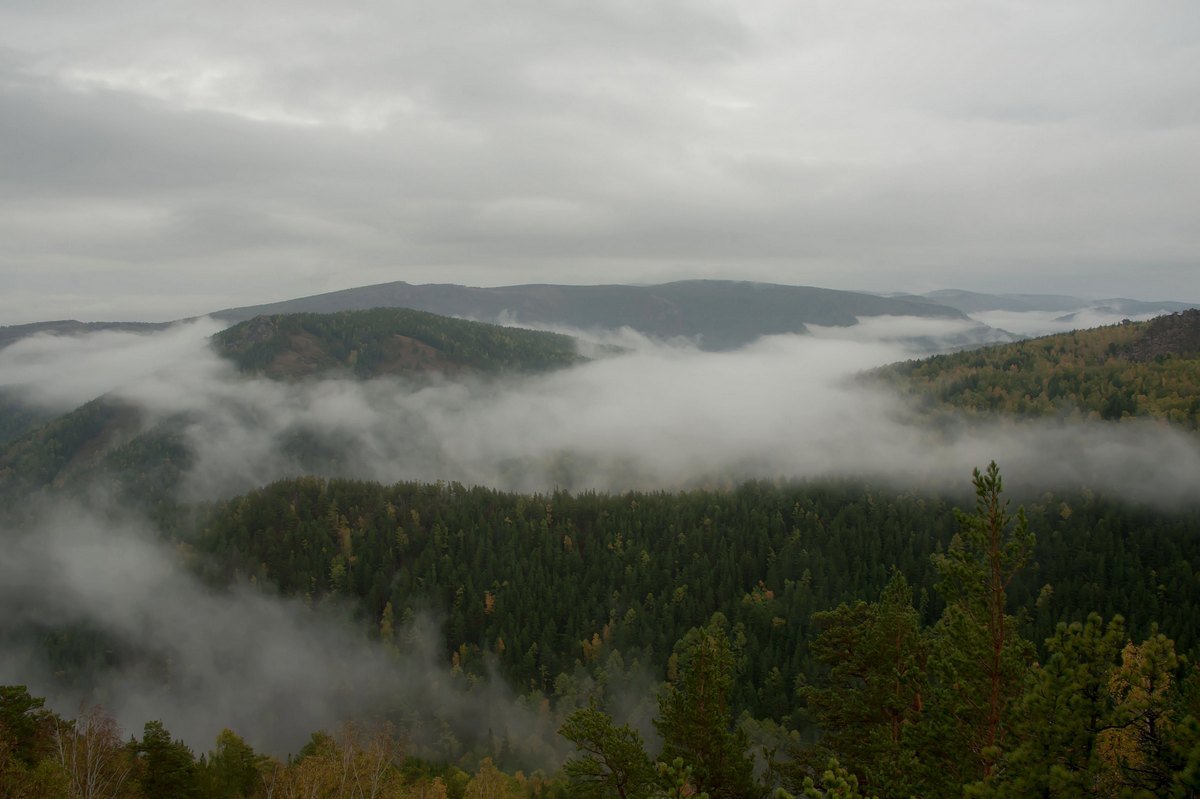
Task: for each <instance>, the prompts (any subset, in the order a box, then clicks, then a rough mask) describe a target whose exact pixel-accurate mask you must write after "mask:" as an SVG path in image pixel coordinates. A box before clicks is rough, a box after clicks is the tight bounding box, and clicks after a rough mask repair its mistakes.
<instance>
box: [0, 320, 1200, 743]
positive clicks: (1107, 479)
mask: <svg viewBox="0 0 1200 799" xmlns="http://www.w3.org/2000/svg"><path fill="white" fill-rule="evenodd" d="M964 324H970V323H962V322H946V321H937V320H932V321H931V320H913V319H873V320H869V321H868V322H865V323H863V324H860V325H858V326H856V327H851V328H814V329H813V331H812V335H808V336H775V337H769V338H764V339H761V340H759V341H758V342H756V343H754V344H752V345H750V346H747V347H745V348H743V349H741V350H738V351H735V352H725V353H714V352H704V351H701V350H700V349H699V348H698V347H696V346H695V345H694V344H693V343H691V342H687V341H674V342H666V343H664V342H657V341H651V340H648V339H646V338H644V337H642V336H640V335H638V334H636V333H633V332H632V331H629V330H622V331H616V332H613V333H605V334H596V333H594V332H593V333H588V334H584V338H585V342H584V344H583V345H582V346H583V350H584V351H585V352H587V353H590V354H592V355H594V356H596V357H595V359H594V360H592V361H590V362H588V363H585V364H582V365H580V366H577V367H574V368H571V369H567V370H562V371H558V372H553V373H549V374H543V375H538V376H525V377H509V378H501V379H490V380H483V379H468V380H456V381H451V380H448V379H447V380H443V379H434V380H432V381H430V380H425V381H423V382H420V383H416V382H411V381H407V380H403V379H399V378H386V379H376V380H370V381H365V382H356V381H351V380H347V379H322V380H310V381H303V382H295V383H287V382H278V381H273V380H268V379H265V378H260V377H248V376H245V375H241V374H239V373H238V372H237V371H236V370H235V369H234V368H233V367H231V366H230V365H229V364H228V363H227V362H225V361H223V360H222V359H220V358H218V357H217V356H216V355H215V354H213V352H212V351H211V350H210V349H209V348H208V344H207V340H206V336H207V335H208V334H209V333H210V332H212V331H213V330H214V329H216V325H215V324H214V323H212V322H209V321H201V322H198V323H193V324H189V325H184V326H179V327H176V328H172V329H171V330H168V331H165V332H162V333H157V334H133V333H100V334H94V335H87V336H81V337H54V336H39V337H34V338H31V339H28V340H26V341H23V342H20V343H18V344H15V345H12V346H10V347H8V348H7V349H5V350H3V351H0V376H2V377H0V388H8V389H14V390H19V391H21V392H22V393H23V395H24V396H25V397H26V398H27V399H29V400H30V401H34V402H38V403H42V404H45V405H46V406H49V407H57V408H63V407H68V406H70V405H72V404H77V403H79V402H81V401H83V400H85V399H89V398H91V396H94V395H95V394H97V393H100V392H105V391H107V392H110V393H111V396H114V397H118V398H120V399H122V400H125V401H127V402H130V403H133V404H135V405H137V406H138V407H140V408H141V409H142V410H143V411H144V413H145V416H146V418H147V420H148V421H147V424H154V423H156V421H159V420H168V419H171V420H175V422H174V423H176V424H181V425H182V427H181V428H180V429H181V431H182V435H183V436H184V439H185V441H186V442H187V443H188V445H189V448H190V449H191V451H192V452H193V454H194V460H193V463H192V465H191V468H190V469H189V470H188V471H187V473H186V474H185V475H184V477H183V479H182V482H181V484H180V485H179V487H178V491H179V492H180V495H181V498H183V499H186V500H196V499H208V498H215V497H222V496H230V495H234V494H237V493H241V492H244V491H246V490H249V489H251V488H253V487H255V486H259V485H263V484H265V483H268V482H270V481H273V480H275V479H278V478H281V477H285V476H288V475H294V474H299V473H303V472H311V471H316V472H319V473H323V474H327V475H344V476H352V477H358V478H369V479H374V480H379V481H382V482H394V481H398V480H421V481H434V480H447V481H458V482H462V483H465V484H483V485H487V486H492V487H497V488H503V489H515V490H522V491H545V490H552V489H555V488H559V487H562V488H569V489H574V490H579V489H596V490H602V491H624V490H629V489H675V488H681V487H689V486H724V485H730V484H732V483H734V482H736V481H740V480H743V479H747V478H766V479H809V478H812V479H815V478H820V477H826V476H846V477H861V478H864V479H869V480H872V481H875V482H887V483H891V484H894V485H897V486H901V487H911V488H920V489H930V490H947V489H953V490H962V489H966V488H967V487H968V485H969V479H970V472H971V470H972V468H974V467H976V466H981V465H985V464H986V463H987V462H988V461H990V460H993V459H994V460H996V461H997V462H998V463H999V464H1000V466H1001V469H1002V472H1003V474H1004V475H1005V477H1006V480H1007V481H1008V482H1009V484H1010V485H1019V486H1027V487H1029V488H1031V489H1034V490H1037V491H1042V490H1052V489H1075V488H1079V487H1082V486H1087V487H1089V488H1090V489H1092V490H1094V491H1105V492H1111V493H1114V494H1118V495H1121V496H1124V497H1127V498H1130V499H1134V500H1139V501H1146V502H1152V503H1157V504H1160V505H1164V506H1171V505H1176V504H1179V503H1183V502H1188V501H1191V497H1192V495H1193V494H1194V476H1195V475H1196V474H1198V473H1200V447H1198V446H1197V444H1196V442H1195V440H1194V438H1193V437H1190V436H1187V435H1184V434H1182V433H1179V432H1176V431H1174V430H1171V429H1168V428H1166V427H1165V426H1161V425H1156V424H1153V423H1149V422H1128V423H1121V424H1113V423H1099V422H1083V421H1077V422H1070V421H1057V420H1056V421H1053V422H1004V423H999V422H996V423H966V422H964V421H962V420H957V421H955V420H951V421H950V422H946V421H945V420H943V421H942V422H941V423H940V424H939V426H938V427H936V428H934V427H932V426H930V425H929V424H927V423H926V422H923V421H922V417H921V416H920V415H919V414H916V413H914V411H913V410H912V409H911V408H910V407H908V406H907V405H906V404H905V402H904V401H903V400H901V399H900V398H898V397H897V396H894V395H892V394H889V393H887V392H886V391H884V390H882V389H879V388H872V387H869V386H868V385H867V384H866V383H864V381H862V380H860V379H858V378H857V376H858V375H859V374H860V373H861V372H862V371H863V370H867V369H871V368H873V367H876V366H879V365H881V364H886V363H890V362H894V361H897V360H902V359H905V358H908V357H912V356H913V355H914V349H913V344H912V341H913V340H914V339H922V340H928V339H929V338H930V337H933V338H937V337H943V338H945V339H947V340H949V339H952V338H953V337H954V336H957V335H960V334H961V333H962V332H963V331H964ZM614 344H616V345H619V346H620V347H622V348H623V349H622V350H621V351H620V352H619V353H617V354H612V353H613V349H612V347H611V346H610V345H614ZM605 353H608V354H605ZM179 420H182V422H180V421H179ZM297 441H302V442H304V443H303V446H298V445H297ZM101 511H103V512H101ZM31 517H32V518H33V519H34V521H32V522H30V523H28V524H23V525H20V526H19V527H16V528H13V529H9V530H6V531H0V534H2V535H3V537H4V540H5V546H4V547H2V548H0V601H3V602H4V604H5V606H6V607H7V608H10V609H11V610H10V611H9V612H8V621H9V622H10V623H11V624H14V625H18V626H19V625H21V624H41V625H46V626H51V627H55V626H62V625H70V624H81V623H82V624H86V625H89V626H91V627H94V628H97V629H100V630H103V631H105V632H106V633H108V634H110V635H112V636H115V638H116V639H118V640H120V641H123V642H126V643H128V644H132V645H134V646H135V647H136V648H138V649H142V650H145V651H146V652H147V653H148V654H150V655H151V659H150V662H155V663H160V664H162V663H165V664H169V665H168V667H167V668H166V670H165V672H163V671H162V669H161V668H160V669H159V670H158V671H154V672H151V673H145V672H143V671H141V670H139V669H133V670H129V669H125V670H120V671H116V672H114V673H113V674H112V675H111V677H110V678H109V679H108V680H107V681H106V682H105V683H104V684H103V685H102V686H100V688H99V693H98V694H95V695H93V696H92V697H89V698H92V699H94V698H100V699H103V700H105V701H106V702H107V703H108V704H110V705H111V707H112V708H113V709H114V711H116V712H117V714H118V717H119V720H120V721H121V723H122V724H123V725H124V726H125V729H126V732H127V733H129V732H136V731H138V730H140V727H141V724H142V723H144V722H145V721H146V720H149V719H154V718H162V719H163V720H164V722H165V723H166V724H167V726H168V728H169V729H170V730H171V731H172V732H173V733H174V734H176V735H181V736H184V737H185V739H186V740H188V741H189V743H191V744H192V745H193V746H194V747H197V748H198V749H203V748H206V747H207V746H209V745H211V741H212V740H213V736H215V734H216V732H217V731H219V729H220V728H221V727H225V726H228V727H231V728H233V729H235V730H236V731H238V732H239V733H240V734H243V735H245V736H246V737H247V738H248V739H249V740H250V741H251V742H252V743H254V745H256V746H261V747H268V748H271V749H274V750H275V751H288V750H294V748H295V747H296V746H298V745H299V744H300V743H302V742H303V736H306V735H307V733H308V732H311V731H313V730H316V729H318V728H320V727H329V726H330V725H333V724H336V723H337V721H338V720H339V719H342V718H347V717H354V716H362V715H369V714H371V713H372V712H375V711H384V710H388V711H394V712H397V713H409V714H411V713H418V714H423V715H436V716H438V717H440V718H442V719H445V720H447V724H449V725H450V726H449V728H448V729H451V730H454V731H455V735H457V736H458V737H459V738H460V740H463V741H464V742H465V741H466V736H468V735H469V734H471V731H479V730H484V731H486V730H488V729H489V728H490V729H492V730H494V731H495V732H496V734H497V735H500V734H501V733H500V731H501V730H506V731H507V732H508V733H509V734H510V735H511V736H512V737H513V738H514V740H522V739H523V740H526V741H528V742H529V745H530V746H533V747H543V745H544V746H545V747H553V746H554V745H555V744H553V743H551V742H553V741H554V740H555V736H554V734H553V726H554V725H553V724H552V723H551V722H550V721H549V720H548V719H546V718H545V717H544V716H541V715H539V714H538V713H535V712H533V711H531V710H529V709H528V708H526V707H525V706H524V705H523V704H521V703H520V702H517V701H516V700H514V699H513V697H511V696H510V695H509V694H508V693H507V692H506V690H505V689H504V688H503V687H502V686H501V685H500V684H499V681H496V680H493V681H490V682H489V681H485V682H484V683H483V684H482V685H480V686H478V687H477V688H476V689H475V691H476V692H475V693H470V692H467V691H466V690H465V689H464V688H463V687H462V685H461V683H460V682H457V681H455V680H453V679H451V677H450V675H449V673H448V670H447V665H446V664H445V662H444V660H445V659H444V657H442V656H441V655H440V654H439V653H438V651H439V647H438V645H436V644H435V643H434V639H435V637H436V636H435V634H434V632H433V630H434V628H435V626H436V625H435V624H434V623H433V622H431V621H429V620H423V621H421V622H420V624H419V625H418V629H415V630H413V631H411V633H410V635H409V636H408V638H407V639H406V641H405V644H404V646H403V647H402V648H401V650H402V654H400V655H396V654H394V653H392V652H390V651H387V650H386V649H385V648H384V647H382V646H377V645H370V644H368V643H366V637H365V635H364V634H363V633H362V631H361V630H357V629H356V628H355V627H354V626H353V625H351V624H348V623H347V614H346V612H345V611H344V610H342V609H339V608H337V607H323V608H320V609H318V610H317V611H312V610H311V609H309V608H307V607H305V606H303V605H301V604H298V603H296V602H293V601H291V600H285V599H281V598H278V597H274V596H271V595H270V593H269V591H268V592H265V593H264V592H263V591H261V590H259V589H257V588H251V587H248V586H234V587H232V588H228V589H221V590H217V589H212V588H209V587H206V586H204V585H202V584H200V583H199V582H197V580H196V579H195V578H194V577H192V576H191V575H190V572H188V571H187V570H186V569H184V568H183V567H182V566H181V557H180V554H181V553H179V552H176V551H173V550H167V549H163V548H162V546H161V545H160V544H158V543H155V540H156V539H155V533H154V531H152V530H148V529H146V526H145V525H144V524H142V523H140V522H138V521H137V520H136V519H130V518H124V517H119V518H117V520H116V521H114V520H113V517H112V514H111V512H110V509H108V508H105V507H101V508H99V509H97V508H94V507H89V508H82V507H75V508H65V509H64V508H57V509H55V510H54V511H52V512H49V511H48V512H42V513H38V512H34V513H31ZM31 658H32V655H31V653H30V652H22V651H19V650H10V651H7V652H5V653H4V654H3V655H0V683H10V682H17V683H28V684H30V686H31V689H33V690H34V691H35V692H37V691H43V692H47V693H54V691H57V690H58V689H55V688H54V687H53V686H52V685H51V684H50V683H49V682H48V681H47V680H46V679H45V678H44V676H43V675H42V672H41V671H40V668H41V667H40V666H38V664H36V663H35V662H33V661H32V660H31ZM164 678H165V679H164ZM153 686H157V687H153ZM54 696H55V697H56V701H57V702H58V703H59V704H58V705H56V708H57V709H58V710H59V711H60V712H68V713H69V712H70V710H71V707H70V703H71V702H72V701H75V700H76V699H78V697H71V696H67V695H63V694H61V693H54ZM297 736H300V737H299V739H298V738H297ZM543 742H544V743H543ZM559 754H560V753H559V752H558V751H557V750H554V749H553V748H544V749H539V751H538V752H535V753H530V757H538V758H541V761H540V762H547V763H550V762H553V761H554V759H555V758H556V757H558V756H559Z"/></svg>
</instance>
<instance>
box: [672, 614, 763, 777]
mask: <svg viewBox="0 0 1200 799" xmlns="http://www.w3.org/2000/svg"><path fill="white" fill-rule="evenodd" d="M726 626H727V622H726V621H725V618H724V617H723V616H721V615H720V614H717V615H716V616H714V618H713V620H712V621H711V622H710V623H709V624H708V626H706V627H703V628H697V629H693V630H691V631H689V632H688V634H687V635H686V636H684V638H683V639H682V640H681V641H680V642H679V643H678V644H677V645H676V647H675V652H676V654H677V655H678V672H679V675H678V678H677V679H675V680H672V681H671V682H670V683H668V684H667V686H666V687H665V688H664V689H663V692H662V693H661V694H660V696H659V701H658V707H659V718H657V719H655V721H654V726H655V727H657V728H658V731H659V733H660V734H661V735H662V737H663V751H662V759H663V760H667V761H673V760H675V759H676V758H680V759H682V760H683V761H684V762H685V763H687V764H688V765H689V766H690V767H691V768H692V771H693V779H694V781H695V784H696V788H697V789H698V790H700V791H702V792H705V793H707V794H708V795H709V796H710V797H711V798H712V799H744V798H746V797H752V796H756V795H757V794H758V790H757V788H756V786H755V784H754V780H753V768H754V763H753V761H752V760H751V759H750V758H748V757H747V755H746V749H747V748H748V742H747V739H746V734H745V732H744V731H742V730H741V729H740V728H734V727H733V718H732V712H731V708H730V693H731V690H732V688H733V683H734V677H735V674H736V656H735V654H734V650H733V645H732V643H731V642H730V640H729V635H728V631H727V629H726Z"/></svg>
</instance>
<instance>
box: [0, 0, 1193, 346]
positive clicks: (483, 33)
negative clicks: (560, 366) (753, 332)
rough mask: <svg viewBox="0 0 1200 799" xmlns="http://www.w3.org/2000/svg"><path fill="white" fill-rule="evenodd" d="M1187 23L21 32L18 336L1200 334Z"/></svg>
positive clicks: (11, 275) (681, 15)
mask: <svg viewBox="0 0 1200 799" xmlns="http://www.w3.org/2000/svg"><path fill="white" fill-rule="evenodd" d="M1198 40H1200V18H1198V17H1197V15H1196V14H1195V13H1194V8H1193V7H1192V5H1191V4H1190V2H1187V0H1154V2H1151V3H1149V4H1141V5H1139V6H1138V7H1137V8H1136V9H1134V8H1132V7H1130V6H1128V5H1126V4H1122V3H1115V2H1094V1H1092V0H1071V1H1070V2H1060V3H1054V4H1049V5H1048V4H1038V3H1027V2H1022V0H1006V2H1000V3H991V4H986V5H970V6H965V5H964V6H959V5H949V6H948V5H947V4H945V3H940V2H932V0H922V1H921V2H915V3H908V4H905V5H904V7H903V8H901V7H888V6H881V5H880V4H877V3H867V2H862V1H861V0H851V1H850V2H842V3H835V4H830V3H819V2H809V1H807V0H806V1H805V2H786V3H785V2H768V3H756V4H754V5H753V6H747V5H745V4H738V3H733V2H729V1H728V0H708V1H706V2H700V3H684V2H674V1H672V2H660V3H654V4H652V5H650V6H647V5H639V4H634V3H625V2H602V3H592V4H570V3H563V2H551V3H544V2H538V3H533V2H518V3H509V4H505V5H504V6H503V7H502V8H501V7H498V6H495V5H492V4H488V3H481V2H477V1H476V0H454V2H448V3H439V4H438V5H437V7H436V8H432V7H426V6H424V5H420V4H395V3H384V2H377V1H375V0H371V1H369V2H366V3H358V4H355V5H354V6H353V7H345V6H340V5H330V4H328V3H317V2H288V3H282V2H279V0H267V1H266V2H261V3H255V4H254V6H253V8H246V7H243V6H238V5H235V4H208V5H205V6H204V7H203V8H202V9H201V8H200V7H199V6H196V5H195V4H192V3H187V2H179V1H178V0H174V1H172V2H157V3H147V2H144V0H116V2H113V3H106V4H105V5H104V8H103V9H99V8H97V7H96V6H94V5H92V4H87V3H81V2H64V3H53V4H46V3H40V4H39V3H26V2H14V3H6V4H5V5H4V7H3V9H0V164H3V165H4V166H3V171H2V172H0V209H2V210H3V213H0V241H3V242H4V245H3V247H2V248H0V273H3V274H4V276H5V279H6V280H5V282H6V291H5V293H4V296H3V298H2V299H0V322H7V323H12V322H18V321H32V320H35V319H44V318H50V317H64V316H69V317H79V318H102V317H103V318H113V317H124V318H134V317H136V318H156V319H170V318H177V317H180V316H184V315H188V314H196V313H203V312H207V311H212V310H215V309H217V308H221V307H228V306H234V305H243V304H247V303H251V302H260V301H267V300H274V299H284V298H287V297H292V296H297V295H303V294H308V293H317V292H320V291H323V290H330V289H334V288H345V287H349V286H354V285H363V284H368V283H373V282H383V281H387V280H397V279H404V280H409V281H410V282H438V281H452V282H462V283H473V284H483V285H497V284H504V283H513V282H526V281H545V282H609V281H647V280H650V281H653V280H665V279H671V278H676V277H684V276H687V277H698V276H713V277H739V278H750V279H767V280H774V281H778V282H786V283H800V284H815V285H827V286H832V287H838V288H862V289H868V290H881V291H882V290H914V291H918V290H926V289H930V288H937V287H943V286H960V287H963V288H971V289H976V290H998V291H1021V290H1026V291H1030V290H1044V291H1060V292H1066V293H1084V294H1098V295H1101V296H1103V295H1109V296H1111V295H1123V296H1129V295H1134V296H1142V297H1146V298H1150V297H1151V295H1157V297H1154V298H1158V297H1171V298H1181V297H1182V298H1184V299H1200V278H1197V272H1196V269H1195V252H1196V251H1197V249H1198V245H1200V239H1198V238H1197V236H1198V234H1197V233H1196V226H1195V225H1194V224H1193V221H1194V220H1193V218H1192V216H1193V214H1192V213H1191V209H1193V208H1195V207H1197V206H1198V205H1200V188H1197V187H1200V174H1198V170H1200V145H1197V142H1200V135H1198V133H1200V131H1198V130H1197V127H1198V123H1200V116H1198V112H1197V109H1200V78H1198V77H1197V76H1200V48H1198V47H1197V42H1198Z"/></svg>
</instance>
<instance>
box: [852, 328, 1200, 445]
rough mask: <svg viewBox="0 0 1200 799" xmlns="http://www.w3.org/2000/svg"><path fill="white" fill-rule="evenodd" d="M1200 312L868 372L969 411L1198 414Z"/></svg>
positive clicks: (1180, 421)
mask: <svg viewBox="0 0 1200 799" xmlns="http://www.w3.org/2000/svg"><path fill="white" fill-rule="evenodd" d="M1198 354H1200V311H1197V310H1190V311H1184V312H1181V313H1178V314H1170V315H1167V316H1161V317H1157V318H1155V319H1152V320H1150V321H1148V322H1128V323H1122V324H1119V325H1110V326H1107V327H1100V328H1094V329H1091V330H1077V331H1073V332H1071V333H1063V334H1059V335H1053V336H1044V337H1042V338H1036V339H1029V340H1026V341H1020V342H1017V343H1014V344H1006V345H1000V346H992V347H985V348H982V349H978V350H972V351H969V352H958V353H953V354H948V355H936V356H934V357H932V358H926V359H924V360H917V361H907V362H905V363H900V364H894V365H892V366H888V367H885V368H883V369H880V370H878V371H877V372H875V373H874V376H875V377H877V378H879V379H882V380H884V381H885V382H887V383H889V384H891V385H894V386H896V387H897V388H899V389H900V390H901V391H903V392H905V393H907V394H909V395H912V396H915V397H918V398H920V399H922V400H924V401H926V402H928V403H934V404H935V405H942V406H948V407H951V408H955V409H959V410H965V411H968V412H971V413H1008V414H1017V415H1021V416H1034V417H1037V416H1050V417H1064V418H1079V417H1091V418H1098V419H1108V420H1119V419H1123V418H1130V417H1145V418H1152V419H1162V420H1165V421H1168V422H1170V423H1172V424H1177V425H1179V426H1181V427H1184V428H1186V429H1189V430H1195V429H1196V428H1197V424H1198V420H1200V358H1198V357H1197V355H1198Z"/></svg>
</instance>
